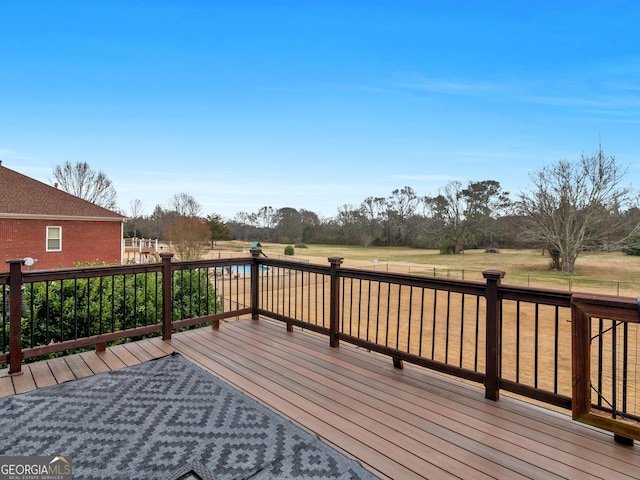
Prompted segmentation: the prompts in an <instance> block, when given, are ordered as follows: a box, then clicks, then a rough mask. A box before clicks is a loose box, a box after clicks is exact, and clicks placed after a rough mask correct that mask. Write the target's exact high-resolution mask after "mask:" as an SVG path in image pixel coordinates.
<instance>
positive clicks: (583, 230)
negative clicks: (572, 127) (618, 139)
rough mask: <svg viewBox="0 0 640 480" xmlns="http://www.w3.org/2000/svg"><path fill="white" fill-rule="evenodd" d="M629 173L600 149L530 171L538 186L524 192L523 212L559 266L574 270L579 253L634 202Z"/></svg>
mask: <svg viewBox="0 0 640 480" xmlns="http://www.w3.org/2000/svg"><path fill="white" fill-rule="evenodd" d="M625 174H626V169H622V168H621V167H620V166H619V165H618V164H617V162H616V159H615V157H613V156H606V155H604V154H603V152H602V150H601V149H600V151H598V152H597V153H595V154H592V155H585V154H582V156H581V157H580V159H579V160H578V161H577V162H573V163H572V162H569V161H567V160H560V161H558V162H557V163H555V164H553V165H551V166H548V167H545V168H543V169H542V170H539V171H537V172H535V173H533V174H531V176H530V177H531V182H532V184H533V186H532V187H531V188H530V189H529V190H527V191H525V192H523V193H521V194H520V201H519V202H518V207H519V213H520V214H521V215H523V216H524V218H525V219H526V220H525V224H524V227H525V231H526V232H527V234H528V235H529V236H530V238H531V239H533V240H534V241H536V242H538V243H539V244H540V246H542V247H543V248H546V249H548V250H549V252H550V254H551V256H552V261H553V266H554V268H557V269H560V270H562V271H564V272H568V273H571V272H573V271H574V269H575V262H576V259H577V258H578V256H579V255H580V254H581V253H582V252H584V251H585V250H587V249H589V248H592V247H595V246H597V245H598V244H599V243H600V242H601V240H602V238H604V237H605V236H606V235H607V233H608V231H609V230H610V229H611V228H614V226H613V225H612V223H611V218H612V217H614V216H616V214H617V213H618V212H619V209H620V208H621V206H622V205H624V204H626V203H627V202H628V201H629V194H630V188H629V187H623V186H621V182H622V180H623V177H624V176H625ZM617 226H618V225H616V226H615V227H616V228H617Z"/></svg>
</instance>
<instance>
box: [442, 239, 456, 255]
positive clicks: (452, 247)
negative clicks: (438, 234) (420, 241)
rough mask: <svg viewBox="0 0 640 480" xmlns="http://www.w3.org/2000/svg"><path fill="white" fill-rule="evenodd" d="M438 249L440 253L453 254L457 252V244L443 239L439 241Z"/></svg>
mask: <svg viewBox="0 0 640 480" xmlns="http://www.w3.org/2000/svg"><path fill="white" fill-rule="evenodd" d="M438 250H440V255H453V254H454V253H456V244H455V243H454V242H452V241H451V240H442V241H440V242H438Z"/></svg>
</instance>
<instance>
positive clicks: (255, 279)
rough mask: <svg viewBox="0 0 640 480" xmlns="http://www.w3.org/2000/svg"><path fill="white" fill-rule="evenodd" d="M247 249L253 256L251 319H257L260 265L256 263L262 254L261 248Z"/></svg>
mask: <svg viewBox="0 0 640 480" xmlns="http://www.w3.org/2000/svg"><path fill="white" fill-rule="evenodd" d="M249 251H250V252H251V256H252V257H253V263H252V264H251V319H252V320H258V299H259V296H258V292H259V289H260V277H259V273H260V268H259V267H260V265H259V264H258V258H259V257H260V255H262V249H261V248H252V249H251V250H249Z"/></svg>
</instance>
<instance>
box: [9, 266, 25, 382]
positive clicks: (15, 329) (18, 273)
mask: <svg viewBox="0 0 640 480" xmlns="http://www.w3.org/2000/svg"><path fill="white" fill-rule="evenodd" d="M7 263H8V264H9V374H11V375H19V374H21V373H22V265H23V264H24V259H22V258H13V259H10V260H7Z"/></svg>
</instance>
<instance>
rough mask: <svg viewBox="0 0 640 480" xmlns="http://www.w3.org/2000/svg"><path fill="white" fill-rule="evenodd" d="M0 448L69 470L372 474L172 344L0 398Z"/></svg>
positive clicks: (101, 475)
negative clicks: (147, 357) (172, 349)
mask: <svg viewBox="0 0 640 480" xmlns="http://www.w3.org/2000/svg"><path fill="white" fill-rule="evenodd" d="M0 438H1V440H0V442H1V443H0V455H2V456H26V455H38V456H45V455H58V456H64V457H65V458H71V461H72V468H73V478H74V479H141V480H152V479H167V480H176V479H185V480H186V479H202V480H207V479H219V480H223V479H225V480H226V479H249V478H250V479H255V480H262V479H300V478H306V479H375V478H377V477H376V476H375V475H373V474H372V473H370V472H369V471H367V470H366V469H364V468H363V467H362V466H361V465H360V464H359V463H358V462H356V461H354V460H352V459H350V458H349V457H347V456H345V455H343V454H342V453H341V452H338V451H337V450H335V449H334V448H332V447H331V446H329V445H327V444H326V443H324V442H323V441H322V440H321V439H320V438H319V437H317V436H315V435H312V434H310V433H309V432H307V431H306V430H303V429H301V428H300V427H298V426H297V425H295V424H293V423H292V422H290V421H289V420H287V419H285V418H283V417H281V416H280V415H278V414H276V413H275V412H273V411H272V410H270V409H269V408H267V407H265V406H263V405H261V404H260V403H258V402H256V401H255V400H254V399H252V398H250V397H248V396H247V395H245V394H244V393H242V392H240V391H239V390H237V389H235V388H234V387H232V386H230V385H228V384H227V383H225V382H223V381H221V380H220V379H218V378H216V377H215V376H213V375H211V374H209V373H208V372H206V371H204V370H202V369H201V368H199V367H198V366H196V365H194V364H192V363H191V362H189V361H187V360H186V359H184V358H183V357H181V356H180V355H178V354H174V355H171V356H168V357H165V358H161V359H158V360H153V361H148V362H144V363H141V364H139V365H136V366H133V367H128V368H124V369H120V370H114V371H111V372H107V373H102V374H99V375H95V376H91V377H87V378H83V379H80V380H75V381H72V382H67V383H63V384H60V385H56V386H52V387H48V388H43V389H39V390H34V391H32V392H28V393H24V394H20V395H13V396H10V397H5V398H2V399H0Z"/></svg>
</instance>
